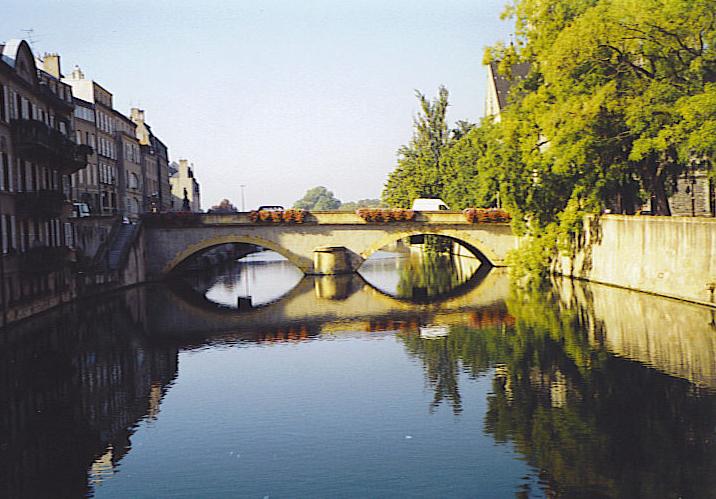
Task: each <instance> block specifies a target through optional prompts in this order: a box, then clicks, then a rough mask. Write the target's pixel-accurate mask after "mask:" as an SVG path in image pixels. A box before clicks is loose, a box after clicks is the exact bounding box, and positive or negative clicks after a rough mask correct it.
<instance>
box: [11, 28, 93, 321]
mask: <svg viewBox="0 0 716 499" xmlns="http://www.w3.org/2000/svg"><path fill="white" fill-rule="evenodd" d="M0 54H1V56H2V57H1V58H0V301H1V302H2V318H1V320H0V324H5V323H7V321H8V320H9V319H17V318H18V317H12V318H8V315H9V314H10V313H13V314H15V315H16V316H17V315H18V314H19V316H20V317H19V318H21V317H22V316H23V315H30V314H31V313H32V306H33V305H32V304H33V303H34V302H36V301H37V300H38V299H42V298H43V297H47V298H48V299H53V298H55V299H56V298H57V297H59V296H61V295H62V294H63V293H65V292H69V291H70V290H69V287H70V284H71V283H70V277H71V275H70V272H69V257H70V247H71V246H72V245H73V241H72V230H71V226H69V224H68V223H67V217H68V214H69V209H68V206H69V205H68V203H67V200H68V199H69V198H70V196H71V194H72V193H71V179H70V177H71V176H72V175H73V174H75V173H76V172H77V171H79V170H81V169H83V168H85V166H86V164H87V156H88V153H89V152H90V151H91V149H90V148H89V147H87V146H85V145H78V144H77V143H76V142H75V135H74V131H73V125H72V124H73V111H74V104H73V96H72V88H71V87H70V86H69V85H67V84H65V83H63V82H62V81H61V80H60V61H59V57H58V56H56V55H52V54H50V55H48V56H46V57H45V59H44V60H40V61H36V60H35V57H34V55H33V54H32V51H31V49H30V47H29V45H28V44H27V43H26V42H25V41H23V40H10V41H8V42H6V43H4V44H0ZM38 62H40V64H41V65H40V67H38ZM25 305H26V306H25Z"/></svg>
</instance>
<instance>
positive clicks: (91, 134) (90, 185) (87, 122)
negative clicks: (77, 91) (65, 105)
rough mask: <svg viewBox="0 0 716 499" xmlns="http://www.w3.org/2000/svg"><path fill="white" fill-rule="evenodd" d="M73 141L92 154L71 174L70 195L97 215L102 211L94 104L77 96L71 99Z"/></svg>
mask: <svg viewBox="0 0 716 499" xmlns="http://www.w3.org/2000/svg"><path fill="white" fill-rule="evenodd" d="M73 102H74V105H75V110H74V123H73V126H74V132H75V142H77V143H78V144H84V145H87V146H89V147H91V148H92V154H90V155H89V156H88V157H87V167H86V168H83V169H82V170H80V171H78V172H77V173H74V174H73V175H72V197H71V199H72V200H73V201H75V202H80V203H86V204H87V206H88V207H89V210H90V214H92V215H99V214H100V213H101V212H102V205H101V202H100V199H101V193H102V191H101V189H100V184H99V168H98V164H97V158H98V156H97V153H96V151H95V150H96V148H97V125H96V120H95V106H94V104H92V103H91V102H87V101H84V100H82V99H79V98H77V97H74V99H73Z"/></svg>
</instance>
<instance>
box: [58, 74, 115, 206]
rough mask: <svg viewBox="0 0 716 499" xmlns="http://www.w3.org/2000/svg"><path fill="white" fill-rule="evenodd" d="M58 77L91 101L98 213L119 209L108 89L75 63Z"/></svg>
mask: <svg viewBox="0 0 716 499" xmlns="http://www.w3.org/2000/svg"><path fill="white" fill-rule="evenodd" d="M62 81H63V82H65V83H67V84H68V85H70V86H71V87H72V92H73V94H74V96H76V97H77V98H79V99H81V100H83V101H85V102H89V103H91V104H93V105H94V111H95V113H94V114H95V130H96V131H95V145H96V148H95V149H96V153H97V183H98V186H99V188H98V190H99V213H97V214H98V215H114V214H118V213H119V200H120V196H121V193H120V192H119V181H120V177H119V170H118V166H117V158H118V155H119V152H118V150H117V144H116V141H115V130H116V128H117V125H116V123H115V121H116V118H115V112H114V109H113V107H112V93H111V92H109V91H108V90H107V89H105V88H104V87H102V86H101V85H100V84H99V83H97V82H96V81H94V80H90V79H88V78H85V75H84V73H83V72H82V70H81V69H80V68H79V67H78V66H75V69H74V70H73V71H72V73H70V76H69V77H65V78H62Z"/></svg>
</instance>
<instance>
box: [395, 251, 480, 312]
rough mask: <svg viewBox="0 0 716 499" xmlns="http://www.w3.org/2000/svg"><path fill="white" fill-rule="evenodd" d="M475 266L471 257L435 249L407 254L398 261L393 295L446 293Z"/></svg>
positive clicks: (415, 296) (424, 296)
mask: <svg viewBox="0 0 716 499" xmlns="http://www.w3.org/2000/svg"><path fill="white" fill-rule="evenodd" d="M479 265H480V262H479V260H477V259H474V258H466V257H458V256H454V255H450V254H445V253H438V252H435V251H426V252H424V253H422V254H420V255H411V257H410V258H407V259H405V260H403V261H402V262H401V267H400V280H399V281H398V287H397V297H398V298H408V299H418V300H419V299H427V298H431V297H436V296H440V295H443V294H447V293H449V292H450V291H452V290H453V289H455V288H457V287H458V286H460V285H461V284H463V283H465V282H467V281H468V280H469V279H470V278H471V277H472V276H473V275H474V274H475V271H476V270H477V268H478V267H479Z"/></svg>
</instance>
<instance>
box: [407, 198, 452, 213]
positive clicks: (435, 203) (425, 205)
mask: <svg viewBox="0 0 716 499" xmlns="http://www.w3.org/2000/svg"><path fill="white" fill-rule="evenodd" d="M412 209H413V210H415V211H438V210H449V209H450V208H448V205H446V204H445V201H443V200H442V199H428V198H418V199H414V200H413V208H412Z"/></svg>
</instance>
